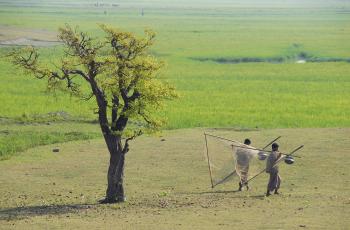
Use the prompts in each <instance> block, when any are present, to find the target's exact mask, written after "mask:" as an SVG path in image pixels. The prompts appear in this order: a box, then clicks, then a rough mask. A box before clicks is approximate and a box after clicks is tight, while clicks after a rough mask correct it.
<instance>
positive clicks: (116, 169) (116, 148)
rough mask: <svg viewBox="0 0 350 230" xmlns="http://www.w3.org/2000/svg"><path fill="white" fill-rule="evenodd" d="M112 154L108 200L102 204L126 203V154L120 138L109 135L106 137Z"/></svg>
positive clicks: (108, 178)
mask: <svg viewBox="0 0 350 230" xmlns="http://www.w3.org/2000/svg"><path fill="white" fill-rule="evenodd" d="M105 141H106V144H107V146H108V150H109V153H110V160H109V168H108V173H107V181H108V186H107V191H106V198H105V200H104V201H102V203H115V202H123V201H125V196H124V187H123V177H124V161H125V154H124V152H123V148H122V144H121V139H120V137H116V136H112V135H108V136H106V137H105Z"/></svg>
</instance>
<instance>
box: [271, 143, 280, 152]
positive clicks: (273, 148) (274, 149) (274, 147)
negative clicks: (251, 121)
mask: <svg viewBox="0 0 350 230" xmlns="http://www.w3.org/2000/svg"><path fill="white" fill-rule="evenodd" d="M278 147H279V145H278V144H277V143H273V144H272V151H277V150H278Z"/></svg>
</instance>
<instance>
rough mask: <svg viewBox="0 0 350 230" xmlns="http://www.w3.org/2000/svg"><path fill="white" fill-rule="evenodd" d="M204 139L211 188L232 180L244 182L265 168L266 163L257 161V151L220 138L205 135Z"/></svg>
mask: <svg viewBox="0 0 350 230" xmlns="http://www.w3.org/2000/svg"><path fill="white" fill-rule="evenodd" d="M205 138H206V146H205V154H206V156H207V161H208V164H209V167H210V168H209V169H210V173H211V182H212V186H213V187H215V186H217V185H219V184H223V183H227V182H229V181H233V180H237V182H238V181H242V182H246V181H247V180H249V178H251V177H252V176H254V175H255V174H256V173H258V172H260V171H261V170H263V169H264V168H265V165H266V162H265V161H261V160H259V159H258V154H259V151H258V150H254V149H249V148H252V147H250V146H247V145H244V144H241V143H239V142H234V141H228V140H224V139H222V138H220V137H214V136H211V135H205Z"/></svg>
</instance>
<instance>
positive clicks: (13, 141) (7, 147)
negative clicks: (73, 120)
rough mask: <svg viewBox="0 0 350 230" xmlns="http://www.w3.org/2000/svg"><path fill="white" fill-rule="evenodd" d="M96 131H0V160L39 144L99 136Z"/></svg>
mask: <svg viewBox="0 0 350 230" xmlns="http://www.w3.org/2000/svg"><path fill="white" fill-rule="evenodd" d="M99 136H100V135H98V134H96V133H84V132H38V131H37V132H35V131H14V130H1V131H0V160H5V159H9V158H10V157H11V156H13V155H14V154H16V153H18V152H22V151H24V150H26V149H29V148H33V147H35V146H40V145H48V144H55V143H62V142H67V141H75V140H87V139H92V138H96V137H99Z"/></svg>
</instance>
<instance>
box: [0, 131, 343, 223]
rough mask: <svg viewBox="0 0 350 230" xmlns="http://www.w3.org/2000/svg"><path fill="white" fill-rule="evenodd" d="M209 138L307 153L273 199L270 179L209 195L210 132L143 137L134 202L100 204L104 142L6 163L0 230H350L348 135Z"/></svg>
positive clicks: (133, 165)
mask: <svg viewBox="0 0 350 230" xmlns="http://www.w3.org/2000/svg"><path fill="white" fill-rule="evenodd" d="M206 131H207V132H208V131H209V132H211V133H215V134H217V135H221V136H225V137H227V138H231V139H238V140H242V139H243V138H246V137H249V138H251V139H252V141H253V143H255V144H256V146H262V145H263V144H264V143H266V141H267V140H270V139H273V138H274V137H276V136H279V135H282V136H283V137H282V139H281V140H280V141H279V144H280V146H281V151H288V150H291V149H293V148H294V147H295V146H299V145H300V144H304V145H305V147H304V149H303V150H302V151H300V153H299V154H298V155H299V156H301V157H302V158H298V159H296V162H295V164H293V165H286V164H284V163H283V164H282V165H281V167H280V171H281V175H282V178H283V183H282V187H281V195H274V196H271V197H268V198H267V197H265V196H264V193H265V188H266V183H267V179H268V178H267V175H266V174H263V175H262V176H260V177H258V178H257V179H256V180H254V181H252V182H251V184H250V187H251V189H250V190H249V191H244V192H237V191H236V190H237V181H232V182H230V183H227V184H224V185H221V186H218V187H216V188H215V189H211V188H210V179H209V176H208V168H207V165H206V161H205V157H204V153H203V151H204V138H203V132H204V130H203V129H189V130H177V131H167V132H165V133H163V136H162V137H160V136H157V137H140V138H139V139H137V140H136V141H134V142H133V143H132V144H131V150H130V152H129V153H128V155H127V165H126V174H125V185H126V194H127V202H125V203H123V204H113V205H99V204H97V200H98V199H100V198H102V197H103V195H104V192H105V187H106V170H107V164H108V153H107V151H106V147H105V145H104V143H103V140H93V141H84V142H71V143H66V144H59V145H58V147H59V148H60V152H58V153H53V152H52V149H53V148H54V147H56V145H55V146H43V147H38V148H34V149H30V150H28V151H26V152H23V153H21V154H19V155H18V156H15V157H13V158H11V159H10V160H6V161H1V162H0V184H1V186H0V229H42V228H48V229H62V228H66V229H87V228H88V229H238V228H240V227H244V229H348V228H349V227H350V221H349V218H348V217H349V214H350V186H349V185H350V179H349V178H350V177H349V173H350V171H349V169H348V165H349V163H350V162H349V161H350V160H349V153H350V140H349V136H350V129H349V128H334V129H274V130H255V131H254V130H253V131H237V130H233V129H232V130H231V129H211V130H206Z"/></svg>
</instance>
